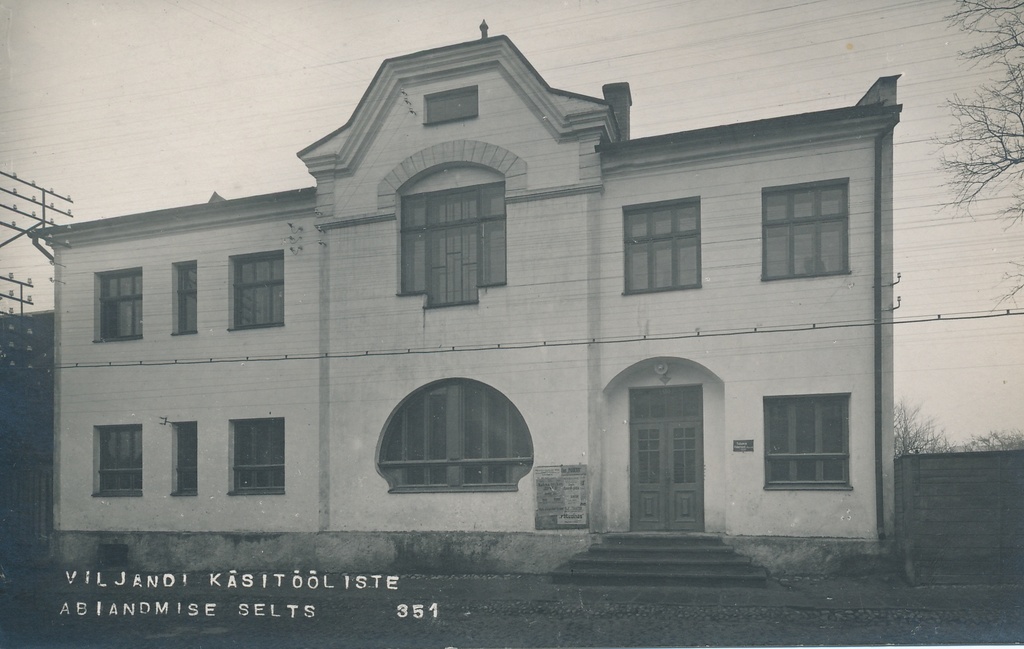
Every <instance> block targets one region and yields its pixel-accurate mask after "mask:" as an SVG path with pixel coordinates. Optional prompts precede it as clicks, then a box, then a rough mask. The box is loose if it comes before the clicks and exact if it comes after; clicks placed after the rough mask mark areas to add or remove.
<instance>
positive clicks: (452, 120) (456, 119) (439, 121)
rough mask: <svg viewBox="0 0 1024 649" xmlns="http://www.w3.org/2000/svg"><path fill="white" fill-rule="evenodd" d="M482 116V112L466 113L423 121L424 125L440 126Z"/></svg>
mask: <svg viewBox="0 0 1024 649" xmlns="http://www.w3.org/2000/svg"><path fill="white" fill-rule="evenodd" d="M478 117H480V113H477V114H476V115H465V116H463V117H448V118H446V119H435V120H434V121H432V122H423V125H424V126H440V125H441V124H454V123H456V122H468V121H469V120H471V119H477V118H478Z"/></svg>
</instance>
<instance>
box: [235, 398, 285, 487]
mask: <svg viewBox="0 0 1024 649" xmlns="http://www.w3.org/2000/svg"><path fill="white" fill-rule="evenodd" d="M231 433H232V465H231V469H232V473H233V477H232V491H231V493H232V494H235V495H239V494H283V493H284V419H283V418H280V417H276V418H268V419H238V420H234V421H232V422H231Z"/></svg>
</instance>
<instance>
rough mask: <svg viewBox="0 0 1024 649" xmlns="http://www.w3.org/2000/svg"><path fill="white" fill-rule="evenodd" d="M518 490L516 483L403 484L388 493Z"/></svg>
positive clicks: (501, 491)
mask: <svg viewBox="0 0 1024 649" xmlns="http://www.w3.org/2000/svg"><path fill="white" fill-rule="evenodd" d="M509 491H519V486H518V485H509V484H502V485H465V486H462V487H450V486H448V485H423V486H414V485H403V486H400V487H392V488H390V489H388V493H389V494H425V493H429V494H433V493H486V492H492V493H505V492H509Z"/></svg>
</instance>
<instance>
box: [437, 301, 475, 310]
mask: <svg viewBox="0 0 1024 649" xmlns="http://www.w3.org/2000/svg"><path fill="white" fill-rule="evenodd" d="M473 304H480V300H469V301H466V302H445V303H444V304H430V303H427V304H424V305H423V308H424V309H447V308H448V307H451V306H470V305H473Z"/></svg>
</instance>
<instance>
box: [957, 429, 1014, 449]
mask: <svg viewBox="0 0 1024 649" xmlns="http://www.w3.org/2000/svg"><path fill="white" fill-rule="evenodd" d="M1018 449H1024V431H1022V430H1021V429H1020V428H1013V429H1010V430H992V431H989V432H988V433H987V434H985V435H971V438H970V439H969V440H967V441H966V442H965V443H964V445H963V450H965V451H1013V450H1018Z"/></svg>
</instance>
